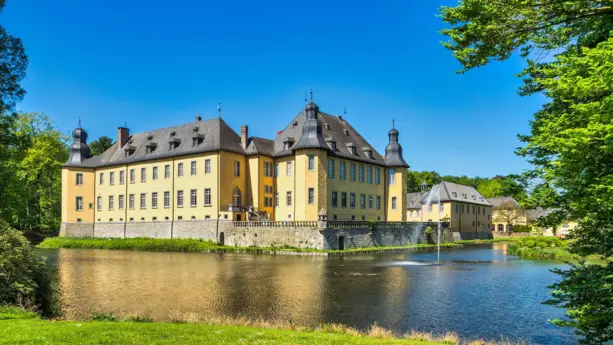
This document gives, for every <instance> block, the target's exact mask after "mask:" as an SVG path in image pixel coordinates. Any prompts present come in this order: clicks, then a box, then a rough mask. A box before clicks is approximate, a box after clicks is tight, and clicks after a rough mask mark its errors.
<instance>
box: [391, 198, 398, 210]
mask: <svg viewBox="0 0 613 345" xmlns="http://www.w3.org/2000/svg"><path fill="white" fill-rule="evenodd" d="M396 204H397V202H396V197H395V196H393V197H392V210H395V209H396V207H397V205H396Z"/></svg>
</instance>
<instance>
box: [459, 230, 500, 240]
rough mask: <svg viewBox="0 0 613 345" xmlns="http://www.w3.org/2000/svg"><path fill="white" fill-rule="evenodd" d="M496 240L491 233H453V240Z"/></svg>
mask: <svg viewBox="0 0 613 345" xmlns="http://www.w3.org/2000/svg"><path fill="white" fill-rule="evenodd" d="M491 238H494V235H493V234H492V232H491V231H479V232H472V231H454V232H453V240H454V241H460V240H488V239H491Z"/></svg>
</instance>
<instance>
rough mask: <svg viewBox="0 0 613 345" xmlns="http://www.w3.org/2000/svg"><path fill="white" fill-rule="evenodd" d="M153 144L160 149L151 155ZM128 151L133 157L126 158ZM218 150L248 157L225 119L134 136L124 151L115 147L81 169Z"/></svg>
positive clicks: (191, 123)
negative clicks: (148, 148)
mask: <svg viewBox="0 0 613 345" xmlns="http://www.w3.org/2000/svg"><path fill="white" fill-rule="evenodd" d="M195 137H196V138H199V139H200V142H199V143H198V144H197V145H194V142H193V140H194V138H195ZM171 142H172V143H174V145H171ZM151 143H154V144H157V145H156V148H155V150H154V151H153V152H148V150H147V146H152V145H150V144H151ZM171 146H174V147H171ZM126 149H128V150H129V151H132V153H131V154H129V155H126ZM216 150H224V151H230V152H236V153H240V154H245V150H243V148H242V146H241V140H240V136H239V135H238V134H237V133H236V132H235V131H234V130H233V129H232V128H231V127H230V126H228V124H227V123H226V122H225V121H224V120H222V119H221V118H213V119H209V120H204V121H195V122H190V123H187V124H184V125H179V126H174V127H167V128H162V129H156V130H152V131H148V132H143V133H136V134H133V135H131V136H130V139H129V140H128V141H127V142H126V143H125V144H124V146H123V147H121V148H119V147H118V145H117V144H115V145H113V146H112V147H111V148H109V149H108V150H106V151H105V152H104V153H103V154H101V155H99V156H95V157H92V158H90V159H88V160H86V161H84V162H83V163H82V164H81V166H83V167H98V166H111V165H120V164H127V163H134V162H140V161H147V160H153V159H161V158H168V157H175V156H182V155H188V154H194V153H202V152H209V151H216Z"/></svg>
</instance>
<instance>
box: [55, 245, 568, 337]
mask: <svg viewBox="0 0 613 345" xmlns="http://www.w3.org/2000/svg"><path fill="white" fill-rule="evenodd" d="M55 260H56V261H57V265H58V270H59V273H60V277H61V280H62V284H63V304H64V312H65V313H66V316H67V317H70V318H75V317H77V318H82V317H88V316H90V315H91V313H92V312H93V311H97V312H105V313H109V312H112V313H116V314H120V315H129V314H140V315H143V316H148V317H151V318H154V319H156V320H172V319H177V318H185V317H186V316H188V315H199V316H204V317H221V316H232V317H239V316H247V317H249V318H255V319H266V320H279V319H281V320H290V319H291V320H292V321H294V322H295V323H297V324H303V325H315V324H318V323H322V322H337V323H344V324H348V325H351V326H354V327H359V328H367V327H369V326H370V325H371V324H373V323H375V322H377V323H378V324H380V325H382V326H384V327H387V328H391V329H393V330H395V331H397V332H405V331H408V330H409V329H419V330H422V331H428V332H445V331H448V330H451V331H456V332H458V333H459V334H460V335H462V336H465V337H467V336H472V337H480V338H489V339H500V337H501V336H504V337H508V338H510V339H520V338H522V339H526V340H528V341H529V342H531V343H539V344H576V339H575V337H574V336H573V335H572V333H571V331H570V330H568V329H560V328H556V327H554V326H552V325H550V324H548V323H547V320H548V319H551V318H554V317H560V316H562V311H560V310H558V309H555V308H553V307H550V306H544V305H542V304H540V302H542V301H543V300H545V299H547V298H548V291H547V289H546V286H547V285H549V284H551V283H552V282H553V281H554V280H555V279H556V277H555V275H553V274H552V273H551V272H549V270H548V269H549V268H551V267H553V266H554V264H552V263H542V262H536V261H523V260H519V259H517V258H513V257H508V256H506V245H505V244H495V245H493V246H472V247H467V248H463V249H449V250H445V251H442V252H441V263H440V264H439V265H434V264H435V263H436V262H435V261H436V252H419V253H387V254H376V255H364V256H350V257H345V258H339V257H331V258H324V257H314V256H268V255H243V254H196V253H148V252H130V251H103V250H60V251H57V252H54V257H52V260H51V261H52V262H54V261H55ZM555 265H559V264H555Z"/></svg>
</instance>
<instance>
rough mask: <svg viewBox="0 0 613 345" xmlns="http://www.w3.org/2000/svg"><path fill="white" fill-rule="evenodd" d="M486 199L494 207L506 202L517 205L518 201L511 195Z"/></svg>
mask: <svg viewBox="0 0 613 345" xmlns="http://www.w3.org/2000/svg"><path fill="white" fill-rule="evenodd" d="M487 201H488V202H489V203H490V204H492V206H494V207H499V206H500V205H503V204H506V203H512V204H514V205H515V206H517V207H519V203H518V202H517V200H515V199H514V198H513V197H512V196H502V197H497V198H487Z"/></svg>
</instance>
